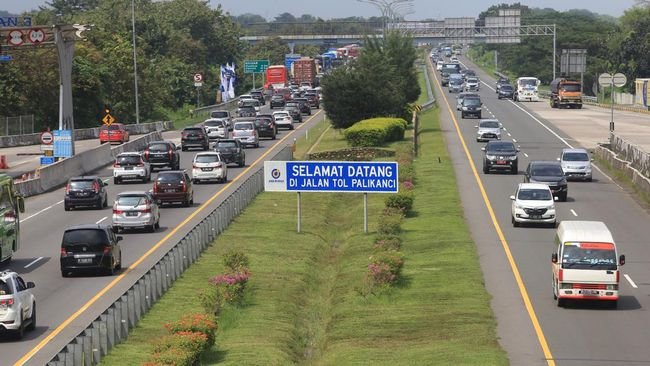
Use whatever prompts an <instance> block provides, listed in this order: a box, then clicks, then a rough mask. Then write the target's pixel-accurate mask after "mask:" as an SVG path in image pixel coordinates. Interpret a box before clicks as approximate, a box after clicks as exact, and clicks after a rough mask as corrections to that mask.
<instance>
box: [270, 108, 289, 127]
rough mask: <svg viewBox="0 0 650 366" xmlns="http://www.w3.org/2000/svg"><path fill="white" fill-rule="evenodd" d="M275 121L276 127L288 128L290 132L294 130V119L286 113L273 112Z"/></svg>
mask: <svg viewBox="0 0 650 366" xmlns="http://www.w3.org/2000/svg"><path fill="white" fill-rule="evenodd" d="M273 119H274V120H275V125H276V126H278V128H280V127H286V128H288V129H290V130H293V118H292V117H291V115H290V114H289V112H286V111H278V112H273Z"/></svg>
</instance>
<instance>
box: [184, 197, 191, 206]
mask: <svg viewBox="0 0 650 366" xmlns="http://www.w3.org/2000/svg"><path fill="white" fill-rule="evenodd" d="M183 207H190V200H188V199H187V198H186V199H184V200H183Z"/></svg>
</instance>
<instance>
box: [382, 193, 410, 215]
mask: <svg viewBox="0 0 650 366" xmlns="http://www.w3.org/2000/svg"><path fill="white" fill-rule="evenodd" d="M386 207H390V208H396V209H398V210H400V211H402V212H403V213H407V212H409V211H411V209H412V208H413V194H412V193H410V192H399V193H396V194H391V195H390V196H388V197H386Z"/></svg>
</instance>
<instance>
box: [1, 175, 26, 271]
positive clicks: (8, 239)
mask: <svg viewBox="0 0 650 366" xmlns="http://www.w3.org/2000/svg"><path fill="white" fill-rule="evenodd" d="M23 212H25V200H24V199H23V197H22V196H21V195H20V194H18V193H17V192H16V188H15V186H14V179H13V178H12V177H11V176H9V175H7V174H0V219H1V221H0V262H4V261H9V260H11V257H12V256H13V254H14V253H15V252H16V251H17V250H18V249H19V248H20V214H21V213H23Z"/></svg>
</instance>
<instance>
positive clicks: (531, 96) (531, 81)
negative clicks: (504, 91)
mask: <svg viewBox="0 0 650 366" xmlns="http://www.w3.org/2000/svg"><path fill="white" fill-rule="evenodd" d="M539 84H540V81H539V79H538V78H536V77H531V76H524V77H520V78H518V79H517V83H516V85H515V87H516V89H515V93H514V95H513V97H512V99H514V100H515V101H516V102H523V101H531V102H537V101H539V95H538V94H537V88H538V87H539Z"/></svg>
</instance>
